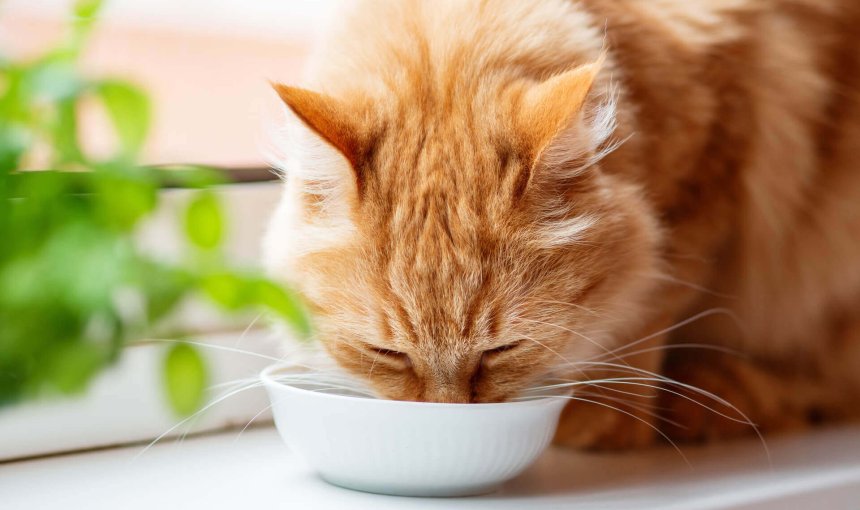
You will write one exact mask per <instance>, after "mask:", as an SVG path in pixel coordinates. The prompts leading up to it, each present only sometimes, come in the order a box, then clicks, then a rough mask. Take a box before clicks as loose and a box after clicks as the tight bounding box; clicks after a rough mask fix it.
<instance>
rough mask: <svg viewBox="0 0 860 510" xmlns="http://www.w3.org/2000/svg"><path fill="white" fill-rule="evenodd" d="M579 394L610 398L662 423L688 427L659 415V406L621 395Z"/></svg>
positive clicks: (681, 427)
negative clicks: (635, 400) (637, 401)
mask: <svg viewBox="0 0 860 510" xmlns="http://www.w3.org/2000/svg"><path fill="white" fill-rule="evenodd" d="M579 396H584V397H587V398H599V399H603V400H610V401H612V402H615V403H617V404H621V405H624V406H627V407H629V408H630V409H633V410H635V411H639V412H640V413H642V414H644V415H647V416H650V417H652V418H654V419H655V420H657V421H660V422H663V423H668V424H670V425H673V426H675V427H678V428H679V429H687V428H689V427H687V426H686V425H684V424H682V423H678V422H676V421H674V420H671V419H669V418H666V417H665V416H663V415H661V414H660V413H659V412H658V411H660V408H655V407H652V406H647V405H643V404H638V403H636V402H634V401H632V400H631V399H626V398H621V397H613V396H607V395H602V394H600V395H598V394H596V393H588V392H582V393H580V394H579Z"/></svg>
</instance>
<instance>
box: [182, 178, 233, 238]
mask: <svg viewBox="0 0 860 510" xmlns="http://www.w3.org/2000/svg"><path fill="white" fill-rule="evenodd" d="M185 234H186V236H188V240H189V241H191V243H192V244H194V245H195V246H197V247H198V248H202V249H204V250H211V249H213V248H216V247H217V246H218V245H219V244H220V243H221V239H222V237H223V235H224V215H223V213H222V211H221V204H220V203H219V202H218V197H216V196H215V194H214V193H212V192H211V191H208V190H207V191H201V192H200V193H197V194H196V195H195V196H194V198H192V199H191V203H190V204H188V208H187V209H186V210H185Z"/></svg>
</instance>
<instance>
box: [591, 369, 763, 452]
mask: <svg viewBox="0 0 860 510" xmlns="http://www.w3.org/2000/svg"><path fill="white" fill-rule="evenodd" d="M583 363H584V364H587V365H597V366H599V367H600V368H601V369H603V370H608V369H616V370H619V371H626V372H634V373H640V374H645V375H647V376H649V377H653V378H655V379H658V380H660V382H662V383H663V384H670V385H673V386H677V387H679V388H683V389H686V390H689V391H692V392H694V393H696V394H698V395H701V396H703V397H706V398H709V399H711V400H713V401H715V402H717V403H719V404H721V405H723V406H725V407H727V408H728V409H730V410H731V411H733V412H735V413H737V414H738V416H740V417H741V418H743V420H742V421H740V423H743V424H745V425H749V426H750V427H751V428H752V429H753V431H754V432H755V434H756V436H758V439H759V441H760V442H761V445H762V447H763V449H764V451H765V454H766V456H767V459H768V463H770V462H771V455H770V449H769V448H768V446H767V442H766V441H765V439H764V435H763V434H762V432H761V430H760V429H759V428H758V426H757V425H756V424H755V423H754V422H753V421H752V420H751V419H750V417H749V416H747V415H746V413H744V412H743V411H741V410H740V409H738V407H737V406H735V405H734V404H732V403H731V402H729V401H728V400H726V399H724V398H722V397H720V396H719V395H716V394H714V393H712V392H710V391H707V390H704V389H702V388H699V387H697V386H693V385H691V384H687V383H683V382H681V381H678V380H676V379H672V378H671V377H667V376H664V375H660V374H656V373H654V372H650V371H648V370H644V369H641V368H636V367H631V366H630V365H619V364H617V363H608V362H594V361H592V362H578V364H583ZM681 396H684V395H681ZM684 397H685V398H686V397H687V396H684ZM688 400H690V401H691V402H694V403H697V404H699V405H703V406H704V404H701V402H698V401H696V400H695V399H692V398H689V399H688ZM705 407H706V408H707V406H705ZM718 414H720V413H718ZM722 416H724V417H726V418H729V419H731V418H730V417H728V416H725V415H722Z"/></svg>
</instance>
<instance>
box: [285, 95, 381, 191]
mask: <svg viewBox="0 0 860 510" xmlns="http://www.w3.org/2000/svg"><path fill="white" fill-rule="evenodd" d="M272 87H273V88H274V89H275V92H277V94H278V96H279V97H280V98H281V100H282V101H283V102H284V104H285V105H286V106H287V110H288V111H287V119H286V121H287V126H286V128H287V135H288V137H289V140H288V141H287V143H288V144H289V147H286V151H287V153H288V156H287V158H288V160H289V161H288V163H287V164H288V166H289V168H287V169H286V171H287V172H292V173H294V174H296V175H297V177H299V178H300V179H302V180H303V181H305V182H306V183H308V184H309V185H310V187H309V189H310V190H317V191H318V192H319V193H323V192H329V193H331V192H334V191H336V190H340V191H344V188H347V187H353V186H352V185H354V187H353V189H354V190H355V191H356V192H357V193H359V194H360V192H361V189H362V187H363V185H364V175H363V172H364V169H365V167H366V163H367V161H366V159H367V156H368V152H369V150H368V148H369V143H368V140H369V137H368V134H367V130H366V128H365V125H364V123H363V122H362V121H363V118H362V116H361V114H360V113H359V112H357V111H355V109H354V106H352V105H349V104H346V103H345V102H343V101H340V100H338V99H336V98H333V97H331V96H327V95H325V94H320V93H318V92H313V91H310V90H306V89H302V88H299V87H291V86H287V85H282V84H279V83H273V84H272Z"/></svg>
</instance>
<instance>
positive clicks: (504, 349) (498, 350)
mask: <svg viewBox="0 0 860 510" xmlns="http://www.w3.org/2000/svg"><path fill="white" fill-rule="evenodd" d="M522 343H523V341H522V340H517V341H515V342H510V343H507V344H504V345H500V346H498V347H494V348H492V349H487V350H486V351H484V354H483V360H484V361H492V360H495V359H496V358H498V357H499V356H501V355H502V354H505V353H509V352H510V351H513V350H514V349H516V348H517V347H519V346H520V345H522Z"/></svg>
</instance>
